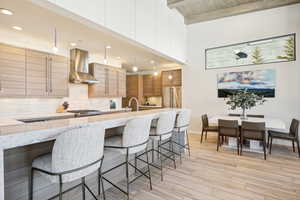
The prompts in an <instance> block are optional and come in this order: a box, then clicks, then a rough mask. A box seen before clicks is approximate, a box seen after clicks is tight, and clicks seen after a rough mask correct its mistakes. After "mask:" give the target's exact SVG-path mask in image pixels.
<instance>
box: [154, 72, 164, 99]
mask: <svg viewBox="0 0 300 200" xmlns="http://www.w3.org/2000/svg"><path fill="white" fill-rule="evenodd" d="M152 79H153V80H152V81H153V91H152V93H153V96H162V85H161V74H158V75H157V76H154V75H153V76H152Z"/></svg>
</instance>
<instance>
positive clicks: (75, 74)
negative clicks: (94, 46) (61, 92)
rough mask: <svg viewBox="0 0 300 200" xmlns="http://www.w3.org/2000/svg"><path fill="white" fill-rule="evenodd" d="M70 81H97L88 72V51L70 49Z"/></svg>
mask: <svg viewBox="0 0 300 200" xmlns="http://www.w3.org/2000/svg"><path fill="white" fill-rule="evenodd" d="M70 56H71V59H70V60H71V61H70V62H71V63H70V77H69V78H70V82H71V83H87V84H93V83H98V82H99V81H97V80H96V79H95V77H94V76H92V75H91V74H90V73H89V59H88V57H89V53H88V52H87V51H85V50H81V49H77V48H76V49H71V51H70Z"/></svg>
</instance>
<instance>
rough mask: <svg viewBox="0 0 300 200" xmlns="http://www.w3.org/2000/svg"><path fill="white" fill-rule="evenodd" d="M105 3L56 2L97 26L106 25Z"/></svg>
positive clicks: (95, 1) (59, 0)
mask: <svg viewBox="0 0 300 200" xmlns="http://www.w3.org/2000/svg"><path fill="white" fill-rule="evenodd" d="M105 1H106V0H88V1H84V0H56V4H57V5H59V6H61V7H63V8H65V9H67V10H69V11H71V12H73V13H75V14H77V15H80V16H82V17H84V18H87V19H89V20H91V21H93V22H95V23H97V24H100V25H104V14H105V8H104V6H105ZM109 1H110V0H109Z"/></svg>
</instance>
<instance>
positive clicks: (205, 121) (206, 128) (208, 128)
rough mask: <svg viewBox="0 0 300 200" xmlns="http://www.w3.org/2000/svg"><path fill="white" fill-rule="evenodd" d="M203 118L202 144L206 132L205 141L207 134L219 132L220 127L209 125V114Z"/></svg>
mask: <svg viewBox="0 0 300 200" xmlns="http://www.w3.org/2000/svg"><path fill="white" fill-rule="evenodd" d="M201 118H202V133H201V143H202V140H203V134H204V132H205V140H206V139H207V132H208V131H211V132H218V127H217V126H210V125H209V122H208V117H207V114H204V115H202V117H201Z"/></svg>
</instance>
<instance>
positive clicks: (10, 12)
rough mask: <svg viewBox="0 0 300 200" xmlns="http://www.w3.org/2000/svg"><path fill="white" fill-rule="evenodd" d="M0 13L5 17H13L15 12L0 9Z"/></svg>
mask: <svg viewBox="0 0 300 200" xmlns="http://www.w3.org/2000/svg"><path fill="white" fill-rule="evenodd" d="M0 12H1V13H2V14H3V15H13V14H14V13H13V11H11V10H8V9H5V8H0Z"/></svg>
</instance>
